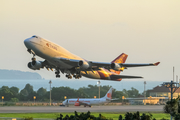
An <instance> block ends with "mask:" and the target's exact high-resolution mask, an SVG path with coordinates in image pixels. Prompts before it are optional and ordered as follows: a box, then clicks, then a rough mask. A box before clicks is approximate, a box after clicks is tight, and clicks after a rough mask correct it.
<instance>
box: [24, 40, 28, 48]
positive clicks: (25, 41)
mask: <svg viewBox="0 0 180 120" xmlns="http://www.w3.org/2000/svg"><path fill="white" fill-rule="evenodd" d="M24 44H25V45H26V46H27V45H28V44H29V38H28V39H25V40H24Z"/></svg>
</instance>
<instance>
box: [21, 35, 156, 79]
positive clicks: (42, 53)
mask: <svg viewBox="0 0 180 120" xmlns="http://www.w3.org/2000/svg"><path fill="white" fill-rule="evenodd" d="M24 44H25V46H26V47H27V51H28V52H29V53H32V54H33V57H32V62H29V63H28V67H29V68H30V69H33V70H40V69H41V68H44V67H45V68H46V69H48V70H49V69H51V70H53V69H55V74H56V77H57V78H59V77H60V72H61V73H63V74H66V77H67V78H68V79H71V78H72V76H73V77H74V78H76V79H79V78H81V77H82V76H85V77H88V78H92V79H103V80H113V81H121V80H122V79H124V78H142V77H140V76H128V75H120V72H121V71H123V70H124V69H127V68H128V67H141V66H157V65H158V64H159V63H160V62H157V63H143V64H130V63H125V61H126V59H127V57H128V55H127V54H125V53H122V54H121V55H119V56H118V57H117V58H116V59H114V60H113V61H112V62H109V63H104V62H94V61H88V60H85V59H83V58H81V57H79V56H77V55H74V54H72V53H70V52H69V51H67V50H66V49H64V48H63V47H61V46H59V45H57V44H55V43H53V42H50V41H48V40H46V39H44V38H41V37H39V36H32V37H30V38H27V39H25V40H24ZM36 55H37V56H39V57H41V58H43V59H45V60H44V61H37V60H36V58H35V56H36Z"/></svg>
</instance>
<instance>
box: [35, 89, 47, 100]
mask: <svg viewBox="0 0 180 120" xmlns="http://www.w3.org/2000/svg"><path fill="white" fill-rule="evenodd" d="M46 92H47V91H46V89H44V88H43V87H41V88H39V89H38V91H37V100H41V101H42V100H43V99H44V98H45V95H46Z"/></svg>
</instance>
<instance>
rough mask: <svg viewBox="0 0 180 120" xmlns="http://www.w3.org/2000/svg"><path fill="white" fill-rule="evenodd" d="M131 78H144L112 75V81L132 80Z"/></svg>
mask: <svg viewBox="0 0 180 120" xmlns="http://www.w3.org/2000/svg"><path fill="white" fill-rule="evenodd" d="M130 78H143V77H141V76H128V75H111V79H130Z"/></svg>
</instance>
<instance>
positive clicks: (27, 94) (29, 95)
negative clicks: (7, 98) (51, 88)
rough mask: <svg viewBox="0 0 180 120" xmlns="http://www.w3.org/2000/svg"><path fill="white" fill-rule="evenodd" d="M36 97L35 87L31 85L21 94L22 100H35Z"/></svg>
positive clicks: (27, 85)
mask: <svg viewBox="0 0 180 120" xmlns="http://www.w3.org/2000/svg"><path fill="white" fill-rule="evenodd" d="M34 96H36V92H35V91H34V90H33V86H31V85H30V84H29V83H28V84H26V86H25V87H24V89H23V90H21V92H20V97H19V98H20V100H26V101H27V100H28V101H30V100H34V99H33V97H34Z"/></svg>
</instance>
